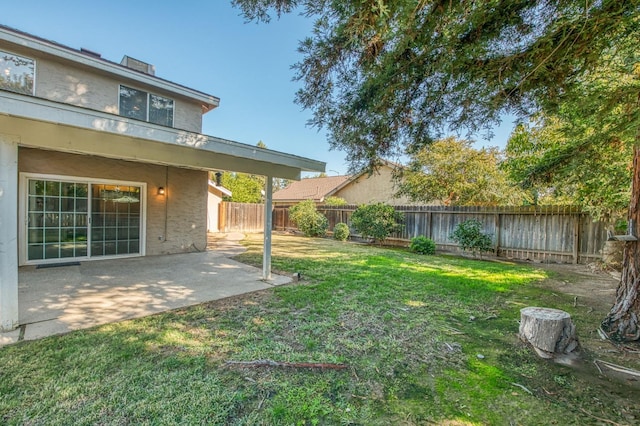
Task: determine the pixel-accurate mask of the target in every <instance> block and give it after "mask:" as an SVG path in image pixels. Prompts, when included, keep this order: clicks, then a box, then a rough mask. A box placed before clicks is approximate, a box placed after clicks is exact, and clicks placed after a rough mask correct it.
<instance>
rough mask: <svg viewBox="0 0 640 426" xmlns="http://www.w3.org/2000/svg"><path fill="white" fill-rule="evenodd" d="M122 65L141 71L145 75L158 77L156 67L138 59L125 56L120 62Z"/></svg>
mask: <svg viewBox="0 0 640 426" xmlns="http://www.w3.org/2000/svg"><path fill="white" fill-rule="evenodd" d="M120 65H124V66H125V67H127V68H131V69H132V70H136V71H140V72H143V73H145V74H149V75H156V67H155V66H153V65H151V64H148V63H146V62H142V61H140V60H138V59H134V58H132V57H130V56H127V55H124V57H123V58H122V60H121V61H120Z"/></svg>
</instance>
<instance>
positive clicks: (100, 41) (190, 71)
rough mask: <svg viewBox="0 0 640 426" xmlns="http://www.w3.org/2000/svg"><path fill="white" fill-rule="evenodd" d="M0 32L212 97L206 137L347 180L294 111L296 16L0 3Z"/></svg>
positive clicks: (300, 33) (140, 3) (194, 3)
mask: <svg viewBox="0 0 640 426" xmlns="http://www.w3.org/2000/svg"><path fill="white" fill-rule="evenodd" d="M0 10H1V11H2V12H0V23H1V24H3V25H7V26H10V27H13V28H16V29H18V30H21V31H25V32H27V33H30V34H33V35H35V36H38V37H42V38H44V39H48V40H52V41H55V42H58V43H60V44H63V45H66V46H69V47H72V48H75V49H80V48H85V49H89V50H91V51H94V52H98V53H100V54H101V55H102V57H103V58H104V59H107V60H110V61H113V62H118V63H119V62H120V60H121V59H122V57H123V56H124V55H127V56H130V57H132V58H135V59H139V60H141V61H144V62H147V63H150V64H153V65H154V66H155V69H156V76H158V77H161V78H163V79H166V80H169V81H172V82H175V83H178V84H181V85H184V86H187V87H190V88H193V89H196V90H199V91H202V92H205V93H207V94H210V95H213V96H216V97H218V98H220V106H219V107H218V108H216V109H214V110H213V111H210V112H209V113H207V114H205V115H204V117H203V126H202V132H203V133H204V134H206V135H211V136H216V137H220V138H224V139H230V140H233V141H237V142H242V143H246V144H249V145H255V144H256V143H258V142H259V141H262V142H264V143H265V144H266V145H267V148H269V149H273V150H276V151H281V152H286V153H289V154H294V155H299V156H302V157H307V158H311V159H314V160H319V161H324V162H326V163H327V166H326V173H327V175H329V176H334V175H338V174H346V173H347V170H348V168H349V164H348V163H347V162H346V160H345V154H344V153H343V152H341V151H331V150H330V149H329V144H328V142H327V138H326V133H325V132H324V131H323V130H322V129H320V130H318V129H317V128H313V127H309V126H307V122H308V120H309V119H310V118H311V112H310V111H305V110H302V109H301V107H300V106H299V105H297V104H295V103H294V97H295V93H296V91H297V90H298V89H299V88H300V87H301V85H300V83H299V82H295V81H293V77H294V74H295V73H294V71H293V70H292V69H291V66H292V65H293V64H295V63H296V62H298V61H299V60H301V55H300V54H299V53H298V52H297V47H298V43H299V41H300V40H302V39H304V38H305V37H306V36H308V35H310V34H311V29H312V25H313V22H312V20H311V19H309V18H306V17H303V16H300V15H299V14H297V13H293V14H289V15H286V16H283V17H281V18H280V19H279V20H277V19H273V20H272V21H271V22H270V23H269V24H263V23H262V24H256V23H253V22H250V23H247V22H245V19H244V18H243V17H242V16H240V11H239V10H237V9H235V8H233V7H232V6H231V1H230V0H209V1H205V0H183V1H180V2H176V1H158V0H155V1H148V0H137V1H131V0H129V1H124V0H109V1H104V0H103V1H92V0H84V1H78V0H59V1H56V2H52V1H51V0H22V1H15V0H0ZM512 128H513V124H512V120H511V119H508V118H507V119H505V120H504V121H503V124H502V126H500V127H498V128H496V129H495V131H494V132H495V136H494V137H493V139H491V140H489V141H487V140H484V139H482V138H480V137H478V138H477V143H476V147H477V148H479V147H481V146H497V147H499V148H504V145H505V144H506V141H507V138H508V136H509V134H510V132H511V129H512Z"/></svg>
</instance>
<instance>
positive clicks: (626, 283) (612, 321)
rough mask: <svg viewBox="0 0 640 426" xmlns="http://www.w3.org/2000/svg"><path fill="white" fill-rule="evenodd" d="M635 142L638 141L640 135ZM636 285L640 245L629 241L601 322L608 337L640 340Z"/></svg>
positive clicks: (638, 202) (636, 156)
mask: <svg viewBox="0 0 640 426" xmlns="http://www.w3.org/2000/svg"><path fill="white" fill-rule="evenodd" d="M639 135H640V133H639ZM638 144H640V136H639V137H638ZM638 144H636V147H635V148H634V150H633V179H632V184H631V202H630V203H629V216H628V218H629V219H630V224H632V225H633V227H634V228H636V227H637V226H638V224H640V147H639V146H638ZM630 231H631V233H632V235H635V236H637V235H638V229H637V228H636V229H630ZM639 287H640V247H639V246H638V241H629V242H627V243H626V244H625V248H624V255H623V260H622V276H621V278H620V284H618V290H617V291H616V301H615V303H614V305H613V307H612V308H611V311H610V312H609V315H607V317H606V318H605V319H604V321H602V325H601V327H602V330H603V331H604V332H605V333H606V334H607V336H608V337H609V338H610V339H611V340H614V341H623V342H624V341H626V342H629V341H637V340H638V339H640V323H639V318H638V317H639V316H640V298H639V297H638V288H639Z"/></svg>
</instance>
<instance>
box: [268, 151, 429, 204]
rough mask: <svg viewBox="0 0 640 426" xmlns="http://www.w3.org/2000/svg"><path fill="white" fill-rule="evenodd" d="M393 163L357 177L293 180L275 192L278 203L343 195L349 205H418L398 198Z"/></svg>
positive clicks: (318, 201) (275, 202) (317, 200)
mask: <svg viewBox="0 0 640 426" xmlns="http://www.w3.org/2000/svg"><path fill="white" fill-rule="evenodd" d="M394 167H397V166H396V165H394V164H393V163H389V162H383V164H382V165H381V166H380V167H378V169H377V170H376V171H374V172H373V173H372V174H371V175H370V174H368V173H366V172H365V173H360V174H358V175H355V176H329V177H318V178H307V179H302V180H300V181H297V182H292V183H291V184H290V185H289V186H287V187H286V188H284V189H281V190H280V191H276V192H275V193H274V194H273V203H274V205H276V206H285V205H292V204H296V203H298V202H300V201H302V200H314V201H315V202H316V203H318V204H322V203H323V202H324V200H326V199H327V198H328V197H339V198H342V199H344V200H346V202H347V204H355V205H360V204H371V203H379V202H384V203H387V204H390V205H395V206H400V205H402V206H406V205H413V204H416V203H415V202H412V201H410V200H409V199H408V198H407V197H404V196H403V197H398V198H396V197H395V193H396V192H397V187H396V183H395V181H394V178H393V170H394Z"/></svg>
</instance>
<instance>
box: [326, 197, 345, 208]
mask: <svg viewBox="0 0 640 426" xmlns="http://www.w3.org/2000/svg"><path fill="white" fill-rule="evenodd" d="M323 204H324V205H325V206H344V205H346V204H347V200H345V199H344V198H340V197H334V196H331V197H327V198H325V199H324V203H323Z"/></svg>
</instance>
